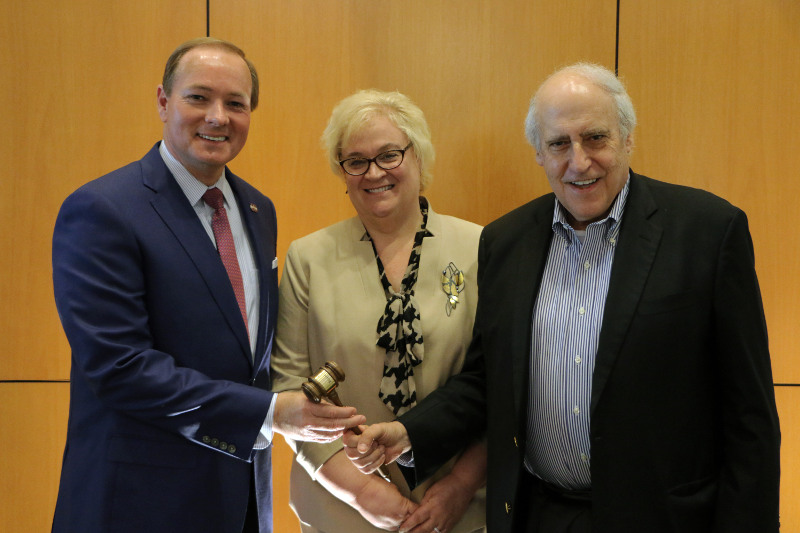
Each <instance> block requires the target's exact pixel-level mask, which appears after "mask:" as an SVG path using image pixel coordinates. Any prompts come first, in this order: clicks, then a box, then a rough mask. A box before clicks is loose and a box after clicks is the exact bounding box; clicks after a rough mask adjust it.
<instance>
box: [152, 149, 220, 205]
mask: <svg viewBox="0 0 800 533" xmlns="http://www.w3.org/2000/svg"><path fill="white" fill-rule="evenodd" d="M158 151H159V153H160V154H161V158H162V159H163V160H164V164H165V165H167V168H168V169H169V171H170V172H171V173H172V176H173V177H174V178H175V181H177V182H178V185H179V186H180V188H181V190H182V191H183V194H185V195H186V198H187V199H188V200H189V203H190V204H192V205H197V203H198V202H200V201H201V200H202V198H203V195H204V194H205V192H206V191H207V190H208V189H211V188H212V187H217V188H218V189H219V190H221V191H222V196H223V197H224V198H225V203H226V204H227V205H228V206H232V205H235V203H234V197H233V191H232V190H231V186H230V185H229V184H228V180H227V178H226V177H225V174H226V171H225V170H223V171H222V176H221V177H220V178H219V180H218V181H217V182H216V183H215V184H214V185H212V186H211V187H206V186H205V185H204V184H203V183H201V182H200V181H199V180H198V179H197V178H195V177H194V176H192V173H191V172H189V171H188V170H186V167H184V166H183V165H182V164H181V163H180V161H178V160H177V159H175V157H174V156H173V155H172V154H171V153H170V151H169V149H168V148H167V143H165V142H164V141H161V145H160V146H159V147H158Z"/></svg>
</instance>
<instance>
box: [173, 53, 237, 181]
mask: <svg viewBox="0 0 800 533" xmlns="http://www.w3.org/2000/svg"><path fill="white" fill-rule="evenodd" d="M251 87H252V80H251V77H250V71H249V69H248V67H247V64H246V63H245V61H244V60H243V59H242V58H241V57H239V56H238V55H236V54H234V53H233V52H230V51H228V50H225V49H223V48H217V47H211V46H199V47H197V48H193V49H191V50H189V51H188V52H186V55H184V56H183V57H182V58H181V60H180V64H179V65H178V69H177V73H176V75H175V80H174V82H173V86H172V93H171V94H166V92H165V91H164V88H163V86H159V87H158V112H159V116H160V117H161V121H162V122H163V123H164V142H166V143H167V148H168V149H169V151H170V153H171V154H172V155H173V156H174V157H175V158H176V159H177V160H178V161H179V162H180V163H181V164H182V165H183V166H184V167H186V169H187V170H188V171H189V172H191V173H192V175H193V176H194V177H195V178H197V179H198V180H199V181H201V182H203V183H204V184H206V185H213V184H214V183H216V181H217V180H218V179H219V178H220V176H221V175H222V171H223V169H224V168H225V165H226V164H227V163H228V162H229V161H231V160H232V159H233V158H234V157H236V155H237V154H238V153H239V152H240V151H241V149H242V147H243V146H244V143H245V141H246V140H247V133H248V131H249V129H250V94H251V93H250V90H251Z"/></svg>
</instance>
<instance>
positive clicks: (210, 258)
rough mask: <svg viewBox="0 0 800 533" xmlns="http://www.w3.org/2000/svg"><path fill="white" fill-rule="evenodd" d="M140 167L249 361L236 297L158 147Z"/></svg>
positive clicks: (158, 209) (161, 212) (161, 211)
mask: <svg viewBox="0 0 800 533" xmlns="http://www.w3.org/2000/svg"><path fill="white" fill-rule="evenodd" d="M141 164H142V171H143V172H142V179H143V183H144V185H145V186H146V187H148V188H150V189H152V190H153V191H154V192H155V193H156V194H155V196H154V197H153V199H152V200H151V202H150V203H151V205H152V206H153V209H155V210H156V212H157V213H158V215H159V217H161V220H163V221H164V224H166V226H167V227H168V228H169V229H170V231H171V232H172V234H173V235H175V238H176V239H177V240H178V242H180V244H181V246H182V247H183V249H184V250H185V251H186V253H187V254H188V255H189V257H190V258H191V259H192V262H193V263H194V264H195V266H196V267H197V270H198V271H199V273H200V275H201V276H202V277H203V279H204V280H205V282H206V285H207V286H208V289H209V291H210V292H211V295H212V298H213V299H214V301H215V302H216V304H217V305H218V306H219V308H220V309H221V310H222V312H223V315H224V316H225V319H226V321H227V322H228V325H229V327H230V328H231V330H232V331H233V332H234V334H235V335H236V337H237V339H238V340H239V344H240V345H241V347H242V350H243V352H242V353H243V355H245V356H246V357H247V359H248V361H250V360H251V357H250V342H249V341H248V339H247V331H246V329H245V327H244V323H243V322H242V315H241V312H240V311H239V305H238V304H237V302H236V296H235V295H234V293H233V291H232V290H231V288H230V280H229V278H228V273H227V272H226V271H225V267H224V266H223V264H222V261H220V259H219V254H218V253H217V251H216V249H215V248H214V245H213V243H212V242H211V239H209V238H208V234H207V233H206V231H205V229H203V225H202V224H201V223H200V220H199V219H198V218H197V213H195V211H194V208H193V207H192V206H191V205H190V204H189V201H188V200H187V199H186V195H184V194H183V191H182V190H181V188H180V186H179V185H178V183H177V182H176V181H175V179H174V178H173V177H172V174H170V172H169V170H168V169H167V167H166V165H165V164H164V161H163V160H162V159H161V155H160V154H159V152H158V144H156V146H155V147H154V148H153V149H152V150H150V152H148V154H147V155H146V156H145V157H144V158H143V159H142V161H141Z"/></svg>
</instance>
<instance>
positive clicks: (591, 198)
mask: <svg viewBox="0 0 800 533" xmlns="http://www.w3.org/2000/svg"><path fill="white" fill-rule="evenodd" d="M538 98H539V102H540V103H539V107H538V109H537V116H538V120H539V124H540V133H541V150H540V151H539V152H537V154H536V162H537V163H539V165H541V166H542V167H543V168H544V171H545V173H546V174H547V179H548V181H549V182H550V187H552V189H553V192H554V193H555V195H556V197H557V198H558V201H559V202H560V203H561V205H562V206H563V207H564V208H565V209H566V211H567V213H566V214H567V219H568V221H569V222H570V224H572V226H573V228H574V229H576V230H581V229H585V228H586V226H588V225H589V224H590V223H592V222H595V221H597V220H601V219H603V218H604V217H605V216H606V215H607V214H608V212H609V211H610V210H611V205H612V204H613V203H614V199H615V198H616V197H617V194H619V192H620V191H621V190H622V188H623V187H624V186H625V182H626V181H627V179H628V168H629V160H630V154H631V150H632V148H633V136H632V135H628V137H627V138H625V139H623V138H622V137H621V134H620V131H619V120H618V116H617V110H616V106H615V104H614V101H613V99H612V98H611V96H609V95H608V94H607V93H606V92H604V91H603V90H602V89H601V88H600V87H598V86H597V85H595V84H593V83H591V82H589V81H587V80H586V79H584V78H582V77H580V76H577V75H575V74H564V75H560V76H554V77H553V78H551V79H550V80H548V81H547V82H546V83H545V85H543V86H542V88H541V89H540V91H539V96H538Z"/></svg>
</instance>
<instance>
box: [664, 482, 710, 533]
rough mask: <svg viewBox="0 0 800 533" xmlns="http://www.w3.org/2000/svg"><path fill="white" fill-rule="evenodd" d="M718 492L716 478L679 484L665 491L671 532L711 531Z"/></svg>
mask: <svg viewBox="0 0 800 533" xmlns="http://www.w3.org/2000/svg"><path fill="white" fill-rule="evenodd" d="M718 491H719V482H718V480H717V478H716V476H708V477H705V478H702V479H696V480H693V481H690V482H688V483H681V484H680V485H676V486H674V487H672V488H671V489H670V490H669V491H667V506H668V516H669V522H670V525H671V531H711V529H712V528H713V522H714V509H715V502H716V500H717V492H718Z"/></svg>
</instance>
